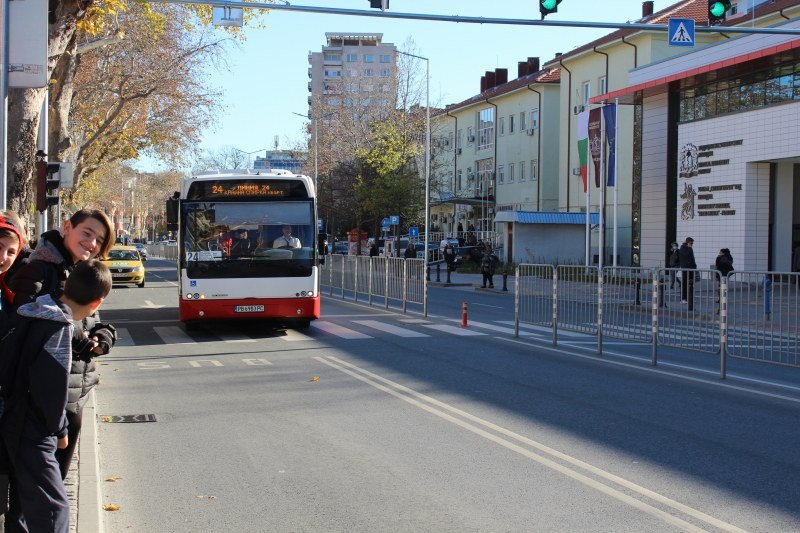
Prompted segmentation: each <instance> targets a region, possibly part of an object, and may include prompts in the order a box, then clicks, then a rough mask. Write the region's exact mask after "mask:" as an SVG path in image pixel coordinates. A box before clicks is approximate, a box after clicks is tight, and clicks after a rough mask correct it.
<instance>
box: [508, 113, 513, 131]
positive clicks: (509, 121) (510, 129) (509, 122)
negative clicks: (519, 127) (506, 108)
mask: <svg viewBox="0 0 800 533" xmlns="http://www.w3.org/2000/svg"><path fill="white" fill-rule="evenodd" d="M508 134H509V135H514V115H508Z"/></svg>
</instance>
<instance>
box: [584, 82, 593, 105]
mask: <svg viewBox="0 0 800 533" xmlns="http://www.w3.org/2000/svg"><path fill="white" fill-rule="evenodd" d="M591 97H592V83H591V82H588V81H585V82H583V105H585V106H588V105H589V98H591Z"/></svg>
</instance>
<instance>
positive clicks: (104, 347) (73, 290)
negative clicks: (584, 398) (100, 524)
mask: <svg viewBox="0 0 800 533" xmlns="http://www.w3.org/2000/svg"><path fill="white" fill-rule="evenodd" d="M26 235H27V232H26V231H25V228H24V227H23V224H22V222H21V220H20V218H19V217H18V216H17V215H16V214H15V213H13V212H9V211H5V212H2V213H0V333H2V336H0V337H2V338H0V365H2V370H3V373H2V376H1V377H0V379H2V391H1V392H2V398H0V405H1V407H0V410H1V411H2V414H1V415H0V513H2V514H3V516H2V517H0V531H2V530H3V527H4V528H5V531H6V532H14V533H16V532H27V531H30V532H57V533H66V532H67V531H69V502H68V500H67V495H66V490H65V487H64V479H65V478H66V476H67V472H68V471H69V466H70V464H71V462H72V458H73V455H74V452H75V447H76V444H77V442H78V436H79V434H80V430H81V422H82V417H83V406H84V404H85V403H86V400H87V395H88V394H89V392H90V391H91V389H92V388H93V387H94V386H95V385H96V384H97V383H98V381H99V378H98V375H97V371H96V368H95V363H94V358H95V357H97V356H99V355H103V354H107V353H108V352H109V350H110V349H111V347H112V346H113V345H114V343H115V342H116V331H115V329H114V327H113V326H112V325H110V324H105V323H102V322H100V319H99V315H98V314H97V310H98V308H99V307H100V305H101V304H102V302H103V300H104V299H105V298H106V297H107V296H108V294H109V293H110V292H111V285H112V279H111V273H110V271H109V269H108V267H106V266H105V265H104V264H103V263H102V262H100V261H99V259H103V258H105V257H107V255H108V252H109V250H110V249H111V247H112V246H113V244H114V231H113V227H112V225H111V222H110V220H109V219H108V217H107V216H106V215H105V214H104V213H103V212H102V211H99V210H87V209H84V210H81V211H78V212H76V213H75V214H74V215H73V216H72V217H71V218H70V219H69V220H68V221H66V222H65V223H64V226H63V228H62V229H54V230H51V231H47V232H45V233H44V234H42V235H41V237H40V238H39V240H38V242H37V243H36V244H35V248H34V249H33V250H31V249H30V248H28V246H27V242H26V241H27V239H26Z"/></svg>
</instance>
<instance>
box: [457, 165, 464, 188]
mask: <svg viewBox="0 0 800 533" xmlns="http://www.w3.org/2000/svg"><path fill="white" fill-rule="evenodd" d="M462 176H463V174H462V172H461V169H460V168H459V169H458V171H457V172H456V191H460V190H462V189H463V188H464V182H463V181H462Z"/></svg>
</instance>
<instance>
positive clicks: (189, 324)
mask: <svg viewBox="0 0 800 533" xmlns="http://www.w3.org/2000/svg"><path fill="white" fill-rule="evenodd" d="M183 327H185V328H186V331H197V330H198V329H200V325H199V324H198V323H197V322H196V321H194V320H187V321H186V322H184V323H183Z"/></svg>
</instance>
